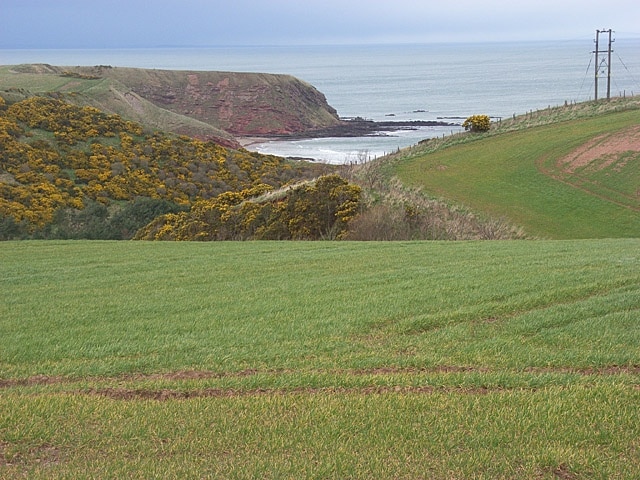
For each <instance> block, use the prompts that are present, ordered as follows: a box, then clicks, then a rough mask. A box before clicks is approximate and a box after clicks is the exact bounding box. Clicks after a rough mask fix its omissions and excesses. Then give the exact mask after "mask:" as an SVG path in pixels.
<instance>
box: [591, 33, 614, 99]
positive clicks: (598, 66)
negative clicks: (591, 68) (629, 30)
mask: <svg viewBox="0 0 640 480" xmlns="http://www.w3.org/2000/svg"><path fill="white" fill-rule="evenodd" d="M601 33H608V34H609V43H608V46H607V49H606V50H600V34H601ZM611 34H612V31H611V29H609V30H604V29H602V30H596V49H595V50H594V52H593V53H595V55H596V59H595V60H596V61H595V99H596V101H597V100H598V83H599V77H600V73H604V68H605V66H606V68H607V100H610V99H611V52H612V51H613V50H611V44H612V43H613V41H614V40H612V38H611ZM601 53H606V54H607V56H606V58H603V59H602V60H600V59H599V54H601Z"/></svg>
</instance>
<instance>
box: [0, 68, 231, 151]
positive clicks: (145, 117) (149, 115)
mask: <svg viewBox="0 0 640 480" xmlns="http://www.w3.org/2000/svg"><path fill="white" fill-rule="evenodd" d="M56 68H57V67H56ZM16 87H19V89H17V88H16ZM0 90H4V92H5V96H7V97H8V98H11V97H12V96H13V97H15V99H16V100H19V99H22V98H24V97H25V96H28V95H32V94H43V93H48V92H60V93H65V94H68V96H67V97H65V100H66V101H70V102H73V103H75V104H77V105H82V106H84V105H90V106H93V107H96V108H99V109H100V110H102V111H104V112H107V113H116V114H118V115H120V116H122V117H124V118H126V119H129V120H133V121H136V122H140V123H141V124H142V125H144V126H145V127H147V128H149V129H152V130H160V131H169V132H174V133H179V134H186V133H190V134H192V135H198V136H200V137H202V138H207V137H213V138H219V139H222V140H223V141H226V142H228V143H229V144H230V145H231V144H234V143H235V140H234V139H233V137H232V136H231V135H229V134H228V133H226V132H224V131H222V130H220V129H218V128H215V127H214V126H212V125H209V124H206V123H204V122H201V121H198V120H196V119H194V118H190V117H188V116H185V115H180V114H177V113H174V112H170V111H168V110H165V109H163V108H160V107H157V106H156V105H154V104H153V103H151V102H149V101H147V100H145V99H144V98H142V97H140V96H138V95H136V94H134V93H132V92H131V89H130V88H129V87H128V86H126V85H124V84H122V83H120V82H119V81H117V80H113V79H110V78H100V79H82V78H74V77H64V76H60V75H58V74H56V73H55V72H49V71H43V72H39V71H36V72H35V73H34V72H31V70H29V71H28V72H19V71H18V72H16V71H15V70H14V68H13V67H12V66H0Z"/></svg>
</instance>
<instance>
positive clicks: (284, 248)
mask: <svg viewBox="0 0 640 480" xmlns="http://www.w3.org/2000/svg"><path fill="white" fill-rule="evenodd" d="M639 320H640V240H638V239H617V240H576V241H510V242H456V243H445V242H395V243H384V242H367V243H357V242H315V243H311V242H286V243H278V242H255V243H253V242H245V243H235V242H234V243H146V242H84V241H78V242H5V243H3V244H2V245H1V248H0V478H7V479H8V478H22V477H24V478H36V479H37V478H407V479H415V478H437V479H439V478H453V479H463V478H486V479H489V478H490V479H495V478H498V479H500V478H504V479H506V478H532V479H540V478H543V479H544V478H548V479H554V478H563V479H587V478H589V479H594V478H596V479H608V478H629V479H632V478H639V477H640V416H638V414H637V412H638V409H639V408H640V346H639V345H640V327H639Z"/></svg>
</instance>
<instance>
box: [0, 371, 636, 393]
mask: <svg viewBox="0 0 640 480" xmlns="http://www.w3.org/2000/svg"><path fill="white" fill-rule="evenodd" d="M504 371H509V372H512V373H516V374H517V373H522V374H533V375H548V374H569V375H581V376H613V375H625V374H626V375H640V365H622V366H621V365H610V366H602V367H588V368H574V367H527V368H523V369H512V370H496V369H490V368H483V367H463V366H436V367H425V368H398V367H380V368H371V369H326V370H314V371H297V370H293V369H283V370H254V369H249V370H242V371H237V372H214V371H206V370H202V371H200V370H184V371H176V372H166V373H154V374H130V375H121V376H116V377H89V378H77V377H64V376H45V375H38V376H33V377H28V378H22V379H0V390H1V389H9V388H18V387H29V386H48V385H63V384H67V385H74V384H80V383H84V384H91V383H94V382H95V383H97V384H98V385H99V384H100V383H102V384H105V386H86V387H82V386H78V387H79V388H77V389H73V390H72V391H65V392H64V393H71V394H74V395H88V396H101V397H106V398H110V399H114V400H156V401H167V400H186V399H193V398H236V397H238V398H239V397H257V396H277V395H313V394H325V395H348V394H356V395H383V394H407V395H408V394H435V393H457V394H470V395H484V394H489V393H494V392H503V391H534V390H537V389H538V388H537V387H527V386H517V387H506V386H500V385H493V384H492V385H489V386H455V385H453V386H452V385H417V386H416V385H393V384H390V385H363V386H299V387H298V386H291V387H258V388H232V387H205V388H192V387H185V388H180V387H178V386H176V387H173V386H171V387H158V388H156V387H151V386H142V385H141V386H140V387H136V385H135V384H136V383H138V382H148V381H177V382H180V381H193V380H196V381H197V380H216V379H224V378H244V377H251V376H258V375H262V376H265V377H278V376H285V375H293V374H296V373H298V374H299V373H304V374H309V373H311V374H318V375H335V376H344V377H357V376H371V377H379V378H384V377H391V376H394V375H429V374H434V375H435V374H449V373H450V374H455V373H461V374H465V373H469V374H477V373H480V374H489V373H496V372H504ZM114 383H115V384H116V385H117V386H110V385H109V384H114ZM118 384H119V385H118ZM123 384H129V385H127V386H125V385H123ZM635 388H638V389H640V384H638V385H636V386H635Z"/></svg>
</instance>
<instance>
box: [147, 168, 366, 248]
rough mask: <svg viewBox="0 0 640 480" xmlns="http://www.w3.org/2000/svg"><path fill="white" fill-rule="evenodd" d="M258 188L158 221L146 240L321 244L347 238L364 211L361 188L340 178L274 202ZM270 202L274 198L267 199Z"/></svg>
mask: <svg viewBox="0 0 640 480" xmlns="http://www.w3.org/2000/svg"><path fill="white" fill-rule="evenodd" d="M270 190H271V187H269V186H268V185H258V186H256V187H254V188H251V189H245V190H243V191H241V192H227V193H224V194H221V195H219V196H217V197H216V198H215V199H211V200H203V201H201V202H197V203H196V204H195V205H194V206H193V208H192V209H191V211H189V212H182V213H178V214H167V215H163V216H160V217H158V218H156V219H155V220H154V221H153V222H151V223H150V224H149V225H148V226H147V227H145V228H144V229H142V230H140V231H139V232H138V235H137V236H136V238H137V239H142V240H318V239H338V238H343V237H344V236H345V234H346V232H347V226H348V224H349V222H350V221H351V220H352V219H353V218H354V217H355V216H356V215H357V214H358V212H359V209H360V196H361V190H360V187H358V186H356V185H352V184H350V183H349V182H347V181H346V180H345V179H343V178H341V177H340V176H338V175H335V174H334V175H325V176H322V177H320V178H318V179H317V180H315V181H313V182H306V183H303V184H300V185H298V186H295V187H289V188H287V189H286V190H285V191H283V192H282V194H281V195H277V196H274V197H273V199H272V200H261V198H262V197H261V195H262V194H264V193H265V192H268V191H270ZM266 198H268V197H266Z"/></svg>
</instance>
